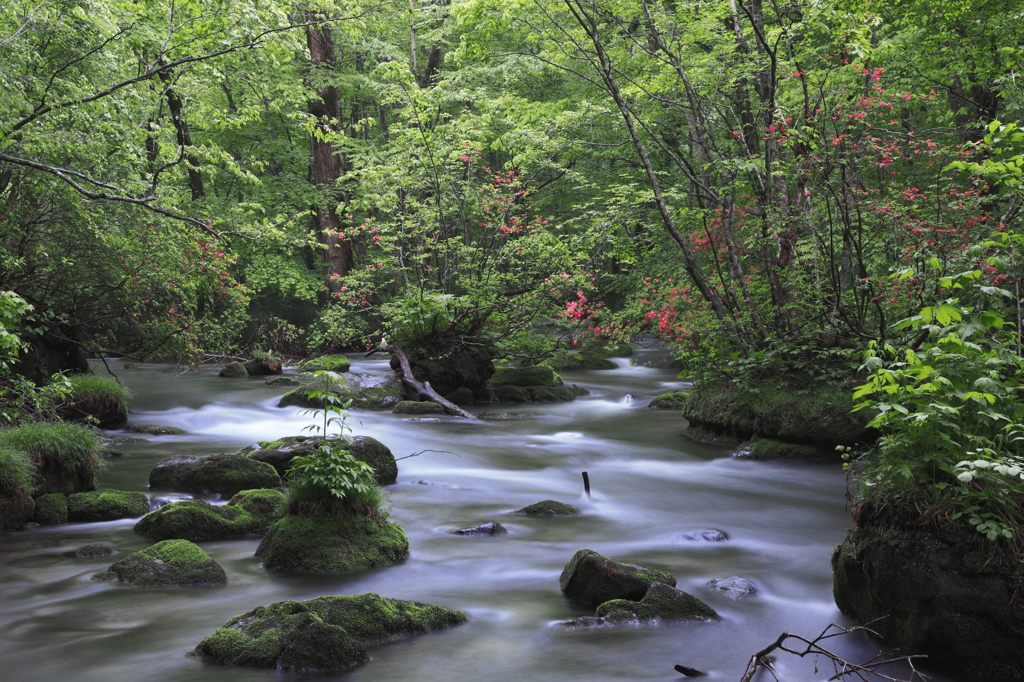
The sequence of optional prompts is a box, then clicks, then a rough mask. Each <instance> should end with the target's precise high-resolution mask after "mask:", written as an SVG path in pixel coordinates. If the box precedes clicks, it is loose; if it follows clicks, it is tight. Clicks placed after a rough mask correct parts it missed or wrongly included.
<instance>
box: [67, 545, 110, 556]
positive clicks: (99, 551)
mask: <svg viewBox="0 0 1024 682" xmlns="http://www.w3.org/2000/svg"><path fill="white" fill-rule="evenodd" d="M111 554H117V552H115V551H114V549H113V548H112V547H107V546H106V545H86V546H85V547H82V548H80V549H79V550H78V551H77V552H75V556H76V557H78V558H79V559H95V558H97V557H104V556H110V555H111Z"/></svg>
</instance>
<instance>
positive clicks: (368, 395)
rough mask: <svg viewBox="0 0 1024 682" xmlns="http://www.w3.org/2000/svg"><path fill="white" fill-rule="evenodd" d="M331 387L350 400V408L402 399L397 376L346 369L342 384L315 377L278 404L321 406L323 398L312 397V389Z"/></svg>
mask: <svg viewBox="0 0 1024 682" xmlns="http://www.w3.org/2000/svg"><path fill="white" fill-rule="evenodd" d="M324 390H330V391H331V392H332V393H334V394H335V395H338V396H341V397H342V398H344V399H346V400H348V399H351V400H352V407H361V408H363V409H368V410H379V409H384V408H388V407H394V406H395V405H396V404H397V403H398V402H400V401H401V400H404V399H405V386H404V385H403V384H402V382H401V381H399V379H398V377H396V376H387V377H381V376H377V375H373V374H362V373H359V372H349V373H348V374H346V375H345V384H344V386H342V387H340V388H339V387H337V386H333V385H332V386H328V385H327V383H326V382H325V381H324V380H322V379H314V380H313V381H311V382H310V383H309V384H307V385H305V386H300V387H298V388H296V389H293V390H291V391H288V392H287V393H285V394H284V395H283V396H281V399H280V400H278V402H277V406H278V407H307V408H315V407H323V405H324V403H325V401H324V400H323V399H317V398H311V397H310V395H309V394H310V393H312V392H314V391H324Z"/></svg>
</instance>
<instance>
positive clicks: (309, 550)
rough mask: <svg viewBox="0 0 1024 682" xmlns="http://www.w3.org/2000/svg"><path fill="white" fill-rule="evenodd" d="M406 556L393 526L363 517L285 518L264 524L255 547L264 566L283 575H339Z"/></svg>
mask: <svg viewBox="0 0 1024 682" xmlns="http://www.w3.org/2000/svg"><path fill="white" fill-rule="evenodd" d="M408 554H409V539H408V538H407V537H405V533H403V532H402V529H401V527H400V526H398V524H395V523H388V522H387V521H379V520H376V519H370V518H366V517H364V516H352V517H347V518H341V519H313V518H308V517H304V516H286V517H284V518H283V519H281V520H280V521H278V522H277V523H275V524H274V525H273V526H271V527H270V530H269V531H267V534H266V536H264V538H263V542H261V543H260V546H259V547H258V548H257V549H256V556H257V557H258V558H260V559H262V560H263V566H264V567H265V568H267V569H269V570H271V571H281V572H284V573H343V572H345V571H354V570H356V569H360V568H373V567H376V566H390V565H392V564H397V563H398V562H399V561H401V560H403V559H405V558H406V556H408Z"/></svg>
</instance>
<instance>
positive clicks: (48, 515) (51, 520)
mask: <svg viewBox="0 0 1024 682" xmlns="http://www.w3.org/2000/svg"><path fill="white" fill-rule="evenodd" d="M34 520H35V522H36V523H41V524H43V525H44V526H52V525H55V524H58V523H66V522H67V520H68V498H67V496H66V495H62V494H61V493H51V494H49V495H40V496H39V497H37V498H36V511H35V516H34Z"/></svg>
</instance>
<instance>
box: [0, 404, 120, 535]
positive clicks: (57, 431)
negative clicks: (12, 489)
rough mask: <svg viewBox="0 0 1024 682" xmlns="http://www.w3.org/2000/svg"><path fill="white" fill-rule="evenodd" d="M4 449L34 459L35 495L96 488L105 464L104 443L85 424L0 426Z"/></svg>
mask: <svg viewBox="0 0 1024 682" xmlns="http://www.w3.org/2000/svg"><path fill="white" fill-rule="evenodd" d="M4 449H8V450H14V451H20V452H23V453H25V454H27V455H28V456H29V458H30V459H31V461H32V462H33V464H34V466H35V468H36V476H35V479H34V486H33V492H32V494H33V495H34V496H39V495H47V494H49V493H64V494H65V495H70V494H72V493H78V492H84V491H88V490H95V489H96V475H97V474H98V473H99V472H100V470H101V469H102V468H103V464H102V462H101V453H102V451H103V443H102V441H101V440H100V438H99V437H98V436H97V435H96V433H95V431H93V430H92V429H90V428H88V427H86V426H83V425H81V424H71V423H66V422H57V423H49V422H35V423H30V424H24V425H22V426H18V427H15V428H12V429H0V450H4ZM29 517H30V518H31V512H30V513H29Z"/></svg>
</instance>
